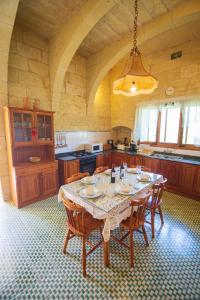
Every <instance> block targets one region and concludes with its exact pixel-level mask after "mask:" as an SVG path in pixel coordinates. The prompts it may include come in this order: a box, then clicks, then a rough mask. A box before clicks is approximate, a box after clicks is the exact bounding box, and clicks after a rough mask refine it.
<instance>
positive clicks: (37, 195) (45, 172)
mask: <svg viewBox="0 0 200 300" xmlns="http://www.w3.org/2000/svg"><path fill="white" fill-rule="evenodd" d="M15 176H16V185H15V186H13V185H12V189H13V192H14V191H15V192H16V197H14V200H15V204H16V206H17V207H18V208H21V207H23V206H25V205H28V204H30V203H33V202H35V201H37V200H41V199H45V198H46V197H47V196H51V195H55V194H56V193H57V191H58V163H57V161H54V162H51V163H42V164H35V165H32V166H29V171H28V172H27V166H26V165H22V166H17V167H16V168H15Z"/></svg>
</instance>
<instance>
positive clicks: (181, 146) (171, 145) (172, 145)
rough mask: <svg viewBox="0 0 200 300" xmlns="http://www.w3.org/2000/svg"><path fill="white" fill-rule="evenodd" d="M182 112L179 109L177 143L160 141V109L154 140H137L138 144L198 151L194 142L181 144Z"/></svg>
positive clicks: (198, 148)
mask: <svg viewBox="0 0 200 300" xmlns="http://www.w3.org/2000/svg"><path fill="white" fill-rule="evenodd" d="M182 123H183V114H182V111H180V118H179V128H178V142H177V143H164V142H160V126H161V111H159V112H158V121H157V130H156V141H155V142H149V141H140V140H139V141H138V144H147V145H149V146H153V147H160V148H174V149H182V150H195V151H199V150H200V146H195V145H194V144H183V143H182V138H183V126H182Z"/></svg>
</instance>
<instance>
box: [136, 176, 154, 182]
mask: <svg viewBox="0 0 200 300" xmlns="http://www.w3.org/2000/svg"><path fill="white" fill-rule="evenodd" d="M137 180H139V181H141V182H150V181H152V179H151V177H149V178H141V177H140V176H138V177H137Z"/></svg>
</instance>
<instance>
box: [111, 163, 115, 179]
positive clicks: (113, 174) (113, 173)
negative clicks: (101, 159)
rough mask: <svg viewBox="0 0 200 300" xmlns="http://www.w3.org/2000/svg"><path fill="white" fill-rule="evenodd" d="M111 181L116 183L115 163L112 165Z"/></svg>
mask: <svg viewBox="0 0 200 300" xmlns="http://www.w3.org/2000/svg"><path fill="white" fill-rule="evenodd" d="M111 183H115V168H114V165H112V170H111Z"/></svg>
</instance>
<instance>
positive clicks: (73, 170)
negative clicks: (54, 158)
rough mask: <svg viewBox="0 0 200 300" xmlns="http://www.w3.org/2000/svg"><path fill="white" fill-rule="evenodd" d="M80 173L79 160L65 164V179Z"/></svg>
mask: <svg viewBox="0 0 200 300" xmlns="http://www.w3.org/2000/svg"><path fill="white" fill-rule="evenodd" d="M79 172H80V161H79V159H75V160H70V161H67V162H66V164H65V179H66V178H68V177H71V176H72V175H74V174H77V173H79Z"/></svg>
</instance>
